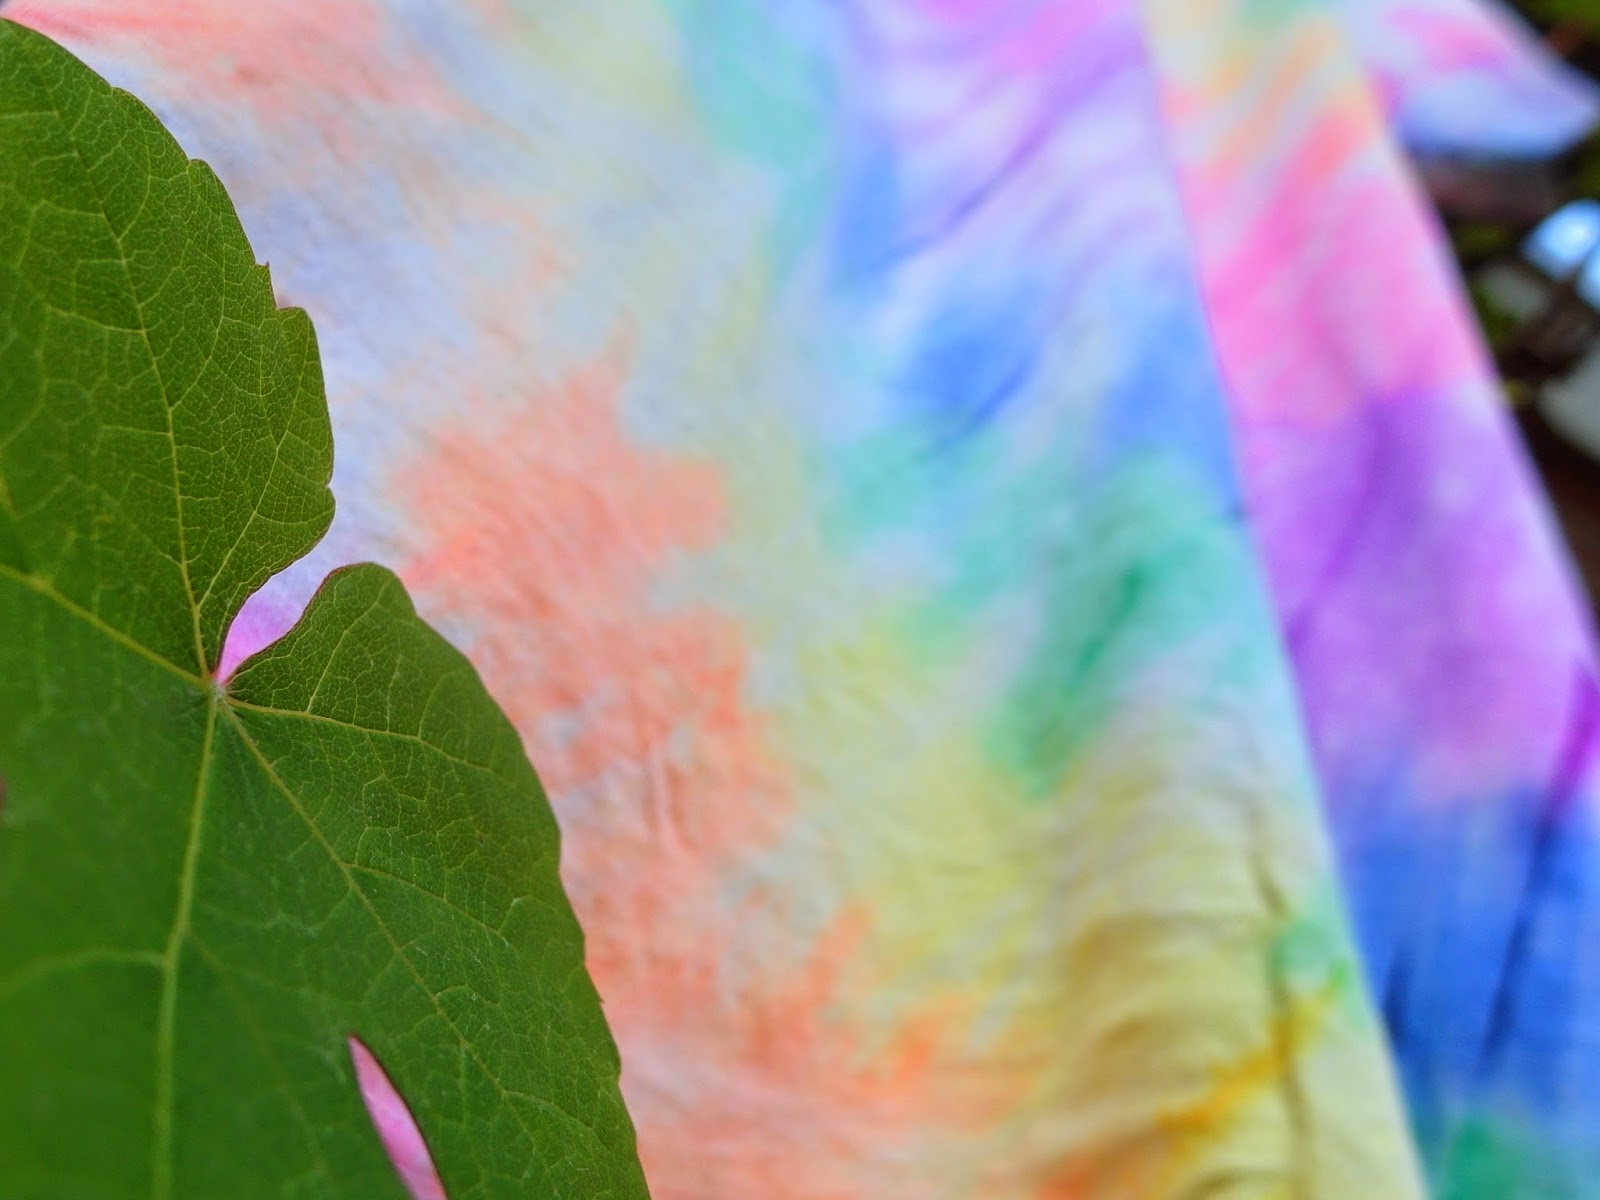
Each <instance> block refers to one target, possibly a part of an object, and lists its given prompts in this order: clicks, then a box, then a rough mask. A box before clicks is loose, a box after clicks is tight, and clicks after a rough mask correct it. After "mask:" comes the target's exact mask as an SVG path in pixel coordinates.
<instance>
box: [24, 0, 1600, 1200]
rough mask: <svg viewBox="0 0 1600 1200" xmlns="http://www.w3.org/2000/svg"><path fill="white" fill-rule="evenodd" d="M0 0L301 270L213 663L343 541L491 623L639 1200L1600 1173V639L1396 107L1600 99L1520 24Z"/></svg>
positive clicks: (846, 4) (1481, 116)
mask: <svg viewBox="0 0 1600 1200" xmlns="http://www.w3.org/2000/svg"><path fill="white" fill-rule="evenodd" d="M5 12H6V14H7V15H8V16H10V17H12V18H13V19H16V20H20V21H22V22H24V23H27V24H30V25H33V26H35V27H37V28H39V29H41V30H43V31H45V32H47V33H49V34H51V35H52V36H54V37H56V38H57V39H59V40H61V41H63V42H65V43H66V44H67V45H68V46H69V47H70V48H72V49H73V50H75V51H76V52H77V53H79V54H80V55H82V56H83V57H84V58H86V59H87V61H88V62H89V63H90V64H91V65H93V66H94V67H96V68H97V69H98V70H100V71H101V72H102V73H104V74H106V75H107V76H108V77H109V78H110V79H111V80H112V81H113V82H115V83H118V84H120V85H122V86H126V87H128V88H130V89H131V90H133V91H134V92H136V93H137V94H138V95H140V96H141V97H142V98H144V99H145V100H146V101H147V102H148V103H150V104H151V105H152V106H153V107H154V108H155V110H156V112H157V113H158V115H160V116H161V117H162V118H163V120H165V121H166V122H168V123H169V125H170V126H171V127H172V128H173V130H174V132H175V133H176V134H177V136H178V137H179V139H180V141H181V142H182V143H183V144H184V146H185V148H186V149H187V150H188V151H189V152H190V153H191V154H193V155H195V156H198V157H203V158H205V159H207V160H208V161H209V162H210V163H211V164H212V165H213V166H214V167H215V168H216V170H217V172H218V173H219V175H220V176H221V178H222V180H223V182H224V184H225V185H226V186H227V188H228V189H229V191H230V193H231V194H232V196H233V198H234V200H235V202H236V203H237V205H238V206H239V209H240V212H241V216H242V218H243V221H244V225H245V228H246V230H247V231H248V233H249V234H250V236H251V238H252V242H253V244H254V246H255V249H256V252H257V254H258V256H259V257H261V258H262V259H263V260H265V261H267V262H269V263H270V264H271V266H272V270H273V276H274V280H275V283H276V286H277V288H278V292H279V295H280V300H281V302H282V303H284V304H295V305H300V306H303V307H305V308H306V309H308V310H309V312H310V314H311V316H312V318H313V320H314V322H315V324H316V327H317V330H318V335H319V339H320V343H321V349H322V355H323V360H324V364H325V367H326V375H327V382H328V397H329V403H330V405H331V409H332V414H333V422H334V430H335V437H336V454H337V469H336V473H335V478H334V492H335V495H336V498H337V502H338V506H339V509H338V516H337V518H336V521H335V524H334V528H333V531H332V533H331V534H330V535H329V537H328V538H327V539H326V541H325V542H324V544H323V545H322V546H321V547H320V548H319V549H318V551H317V552H316V553H315V554H314V555H313V556H312V557H311V558H310V559H308V560H307V561H306V562H305V563H303V564H301V565H299V566H297V567H295V568H293V569H291V571H289V572H288V573H286V575H285V576H283V577H281V578H280V579H278V580H276V581H274V582H273V584H271V585H270V586H269V587H268V588H267V589H266V590H265V591H264V592H263V593H262V594H261V595H260V596H258V597H257V598H256V599H255V600H253V601H252V603H251V605H250V606H249V608H248V609H247V611H246V614H245V616H244V617H242V618H241V620H240V621H239V623H238V625H237V627H236V628H235V629H234V630H233V631H232V634H231V637H230V644H229V655H228V663H229V664H230V665H231V664H232V663H235V662H237V661H238V660H239V658H240V657H241V656H242V655H244V654H246V653H248V652H250V651H251V650H253V649H255V648H257V647H259V646H260V645H262V644H263V643H264V642H265V641H266V640H269V639H270V638H271V637H273V636H275V635H276V634H277V633H278V632H281V631H282V630H283V629H284V628H285V627H286V626H287V624H288V623H290V622H291V621H292V620H293V619H294V617H295V615H296V614H297V613H298V611H299V608H300V606H301V605H302V604H303V603H304V600H305V598H306V597H307V596H308V595H309V593H310V592H311V590H313V589H314V587H315V586H316V583H317V582H318V580H320V578H321V577H322V575H323V574H324V573H325V572H326V571H327V570H328V569H329V568H331V567H333V566H335V565H338V564H341V563H345V562H350V561H355V560H359V559H369V558H370V559H377V560H378V561H381V562H383V563H385V564H387V565H389V566H391V567H393V568H394V569H395V570H397V571H398V572H399V573H400V575H401V576H402V577H403V578H404V580H405V582H406V584H407V585H408V587H409V588H410V589H411V591H412V593H413V595H414V596H415V597H416V599H417V602H418V605H419V607H420V609H421V611H422V612H423V614H424V615H425V616H426V617H427V618H428V619H430V620H431V621H433V622H434V623H435V624H437V625H438V626H439V627H440V628H441V629H442V630H444V631H445V633H446V634H447V635H448V636H449V637H450V638H451V639H452V640H453V641H455V642H456V644H458V645H459V646H460V647H461V648H462V649H463V650H464V651H465V652H466V653H467V654H468V656H469V657H470V658H471V659H472V661H473V662H474V663H475V664H476V666H477V667H478V669H479V670H480V671H481V672H482V674H483V676H484V678H485V679H486V681H487V682H488V685H489V687H490V689H491V691H492V692H493V694H494V695H495V696H496V698H497V699H498V700H499V701H500V703H501V704H502V705H503V706H504V707H505V708H506V709H507V711H508V712H509V714H510V715H511V717H512V719H513V720H514V721H515V723H516V724H517V726H518V728H519V729H520V731H521V733H522V735H523V738H524V740H525V742H526V745H527V748H528V751H529V754H530V756H531V758H532V759H533V762H534V764H535V765H536V767H537V768H538V770H539V772H540V773H541V776H542V777H543V779H544V781H545V783H546V785H547V786H548V787H549V789H550V791H551V794H552V800H553V803H554V805H555V807H556V811H557V815H558V817H559V819H560V821H561V825H562V828H563V831H564V847H563V860H562V872H563V877H564V879H565V882H566V885H567V887H568V889H569V891H570V893H571V895H572V898H573V901H574V904H575V906H576V908H577V910H578V913H579V916H580V918H581V919H582V921H583V924H584V927H585V930H586V934H587V939H588V947H589V962H590V968H591V971H592V972H593V974H594V977H595V980H596V982H597V984H598V986H599V989H600V991H601V994H602V995H603V996H604V998H605V1003H606V1013H607V1015H608V1017H609V1019H610V1021H611V1022H612V1025H613V1028H614V1031H615V1033H616V1035H617V1038H618V1041H619V1044H620V1047H621V1051H622V1058H623V1063H624V1068H623V1085H624V1090H625V1093H626V1095H627V1098H628V1101H629V1104H630V1108H631V1111H632V1113H633V1116H634V1119H635V1123H636V1125H637V1127H638V1132H639V1138H640V1148H641V1153H642V1155H643V1159H644V1163H645V1168H646V1172H647V1174H648V1176H649V1178H650V1180H651V1185H652V1189H653V1194H654V1195H655V1196H656V1197H657V1200H721V1198H725V1197H726V1198H733V1197H752V1198H754V1197H760V1198H761V1200H897V1198H905V1200H957V1198H962V1200H965V1198H969V1197H973V1198H976V1197H982V1198H985V1200H989V1198H993V1200H1023V1198H1028V1200H1079V1198H1086V1197H1093V1198H1100V1197H1106V1198H1112V1200H1123V1198H1149V1200H1165V1198H1174V1200H1175V1198H1179V1197H1183V1198H1190V1197H1192V1198H1195V1200H1198V1198H1199V1197H1202V1196H1204V1197H1222V1196H1227V1197H1241V1198H1242V1197H1252V1198H1254V1197H1263V1198H1265V1197H1296V1198H1299V1200H1310V1198H1316V1200H1324V1198H1325V1200H1379V1198H1385V1200H1387V1198H1390V1197H1393V1198H1397V1200H1404V1198H1407V1197H1420V1196H1422V1195H1425V1194H1429V1193H1430V1192H1431V1194H1432V1195H1434V1196H1436V1197H1440V1198H1444V1197H1449V1198H1451V1200H1469V1198H1470V1200H1480V1198H1481V1200H1512V1198H1518V1200H1520V1198H1527V1200H1535V1198H1537V1200H1566V1198H1569V1197H1580V1196H1592V1195H1600V974H1597V971H1600V961H1597V956H1600V907H1597V904H1600V896H1597V895H1596V892H1595V889H1596V884H1597V881H1600V875H1597V874H1596V871H1597V869H1600V864H1597V863H1596V862H1595V850H1596V829H1595V771H1596V765H1595V761H1594V754H1593V752H1594V748H1595V739H1596V722H1597V721H1600V693H1597V691H1596V682H1595V660H1594V652H1593V647H1592V644H1591V635H1590V629H1589V623H1588V618H1587V616H1586V615H1585V609H1584V608H1583V606H1582V604H1581V602H1580V600H1579V599H1578V596H1577V593H1576V592H1575V590H1574V587H1573V585H1572V583H1571V580H1570V578H1569V572H1568V570H1567V567H1566V564H1565V563H1564V561H1563V558H1562V554H1561V552H1560V550H1559V548H1558V545H1557V543H1556V540H1555V538H1554V536H1553V534H1552V531H1551V528H1550V525H1549V522H1548V519H1547V517H1546V514H1545V512H1544V509H1543V506H1542V502H1541V501H1540V500H1539V499H1538V498H1537V495H1536V490H1535V487H1534V484H1533V483H1532V481H1531V479H1530V476H1529V474H1528V471H1527V469H1526V466H1525V464H1524V461H1523V459H1522V457H1521V454H1520V451H1519V450H1518V449H1517V448H1516V445H1515V442H1514V439H1513V436H1512V434H1511V432H1510V428H1509V425H1508V422H1507V419H1506V417H1505V415H1504V411H1503V406H1502V402H1501V400H1500V398H1499V396H1498V395H1497V393H1496V389H1495V387H1494V384H1493V381H1492V378H1491V374H1490V372H1489V370H1488V367H1487V364H1486V361H1485V356H1484V354H1483V352H1482V349H1481V347H1480V345H1479V343H1478V341H1477V337H1476V334H1475V332H1474V331H1473V328H1472V325H1471V322H1470V318H1469V315H1468V313H1467V311H1466V309H1465V307H1464V305H1463V303H1462V299H1461V294H1460V287H1459V283H1458V281H1457V280H1456V279H1455V278H1454V275H1453V267H1452V266H1451V265H1450V263H1449V260H1448V256H1447V254H1446V252H1445V250H1444V248H1443V246H1442V242H1441V239H1440V237H1439V235H1438V231H1437V229H1436V227H1435V224H1434V222H1433V218H1432V217H1431V215H1430V214H1429V213H1428V211H1427V209H1426V206H1425V204H1424V202H1423V201H1422V199H1421V198H1420V197H1419V194H1418V192H1417V189H1416V187H1415V185H1414V184H1413V182H1412V180H1411V178H1410V176H1409V174H1408V172H1407V168H1406V167H1405V165H1404V163H1403V161H1402V159H1401V156H1400V153H1399V151H1398V150H1397V149H1396V140H1395V139H1396V131H1398V133H1399V134H1400V135H1404V136H1406V137H1408V138H1409V139H1411V140H1412V141H1413V142H1414V143H1415V144H1417V145H1419V146H1423V147H1425V148H1430V149H1434V150H1439V149H1449V150H1455V151H1461V150H1464V149H1468V150H1476V151H1482V152H1492V153H1496V154H1525V155H1539V154H1548V153H1551V152H1554V151H1555V150H1558V149H1560V148H1561V146H1562V145H1564V144H1565V143H1566V142H1568V141H1570V140H1571V139H1572V138H1573V137H1575V136H1577V135H1578V134H1579V133H1580V132H1581V131H1583V130H1584V129H1585V128H1587V127H1588V125H1589V124H1590V123H1591V122H1592V120H1593V117H1594V109H1595V104H1594V97H1593V95H1592V94H1591V92H1590V91H1589V89H1588V88H1587V86H1586V85H1584V84H1582V83H1581V82H1579V81H1578V80H1577V79H1576V78H1574V77H1572V76H1570V75H1568V74H1566V73H1564V72H1563V71H1561V70H1560V69H1558V68H1557V67H1555V66H1553V65H1552V64H1550V63H1548V62H1546V61H1544V60H1543V59H1541V58H1540V57H1538V55H1537V53H1536V51H1535V48H1534V45H1533V43H1532V41H1531V40H1530V39H1529V38H1527V37H1526V36H1525V35H1524V34H1522V33H1520V32H1519V31H1518V30H1517V28H1516V27H1515V26H1514V25H1513V24H1512V23H1511V22H1510V20H1509V19H1508V18H1506V17H1505V16H1504V14H1502V13H1499V12H1498V11H1497V10H1490V9H1488V8H1484V7H1479V6H1477V5H1476V4H1472V3H1468V2H1466V0H1382V2H1380V0H1346V2H1344V3H1339V4H1329V3H1314V2H1311V0H1270V2H1265V0H1144V2H1143V3H1136V2H1135V0H1062V2H1059V3H1047V2H1042V0H1041V2H1036V0H837V2H835V3H822V2H820V0H807V2H801V0H583V2H581V3H579V2H576V0H575V2H572V3H566V4H556V3H535V2H533V0H462V2H459V3H453V4H443V3H425V2H422V0H319V2H316V3H313V2H311V0H305V2H303V3H267V4H243V3H239V0H141V2H139V3H130V2H128V0H24V2H21V3H16V2H14V3H12V4H10V5H8V6H7V7H6V9H5ZM352 1032H354V1033H356V1034H358V1035H359V1033H360V1031H352ZM393 1066H394V1069H395V1074H396V1079H395V1082H396V1084H397V1085H398V1086H399V1088H400V1090H401V1092H402V1093H404V1092H405V1091H406V1090H407V1087H408V1082H411V1081H408V1079H407V1077H406V1073H405V1068H404V1065H403V1064H394V1065H393ZM426 1132H427V1130H426V1129H424V1130H423V1133H424V1135H426ZM486 1136H487V1134H486ZM441 1173H442V1175H443V1182H444V1185H445V1187H446V1188H447V1189H448V1188H449V1187H450V1186H451V1182H452V1180H451V1175H450V1170H449V1164H441Z"/></svg>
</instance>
